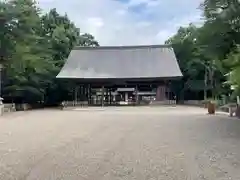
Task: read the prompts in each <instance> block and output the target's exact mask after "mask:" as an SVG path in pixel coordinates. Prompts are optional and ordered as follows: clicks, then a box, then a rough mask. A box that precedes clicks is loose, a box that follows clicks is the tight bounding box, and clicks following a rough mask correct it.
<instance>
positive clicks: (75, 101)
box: [74, 86, 78, 106]
mask: <svg viewBox="0 0 240 180" xmlns="http://www.w3.org/2000/svg"><path fill="white" fill-rule="evenodd" d="M77 90H78V88H77V86H76V87H75V91H74V106H76V105H77V94H78V93H77Z"/></svg>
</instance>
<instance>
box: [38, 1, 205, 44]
mask: <svg viewBox="0 0 240 180" xmlns="http://www.w3.org/2000/svg"><path fill="white" fill-rule="evenodd" d="M38 2H39V5H40V7H41V8H42V9H43V10H44V11H47V10H49V9H50V8H57V10H58V11H59V12H60V13H62V14H64V13H67V14H68V16H69V17H70V19H71V20H72V21H74V22H75V24H76V25H77V26H78V27H79V28H80V29H81V32H83V33H84V32H88V33H91V34H93V35H94V36H95V37H96V39H97V40H98V41H99V42H100V44H101V45H143V44H163V43H164V41H165V40H166V39H168V38H169V37H170V36H172V35H173V34H174V33H176V31H177V29H178V28H179V27H180V26H187V25H188V24H189V23H191V22H192V23H196V24H199V22H200V19H201V11H200V10H199V9H198V7H199V5H200V3H201V2H202V0H67V1H66V0H38Z"/></svg>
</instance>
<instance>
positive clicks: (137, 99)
mask: <svg viewBox="0 0 240 180" xmlns="http://www.w3.org/2000/svg"><path fill="white" fill-rule="evenodd" d="M135 96H136V104H139V96H138V86H137V85H136V88H135Z"/></svg>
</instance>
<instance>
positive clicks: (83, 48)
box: [73, 44, 172, 50]
mask: <svg viewBox="0 0 240 180" xmlns="http://www.w3.org/2000/svg"><path fill="white" fill-rule="evenodd" d="M145 48H172V46H171V45H169V44H163V45H134V46H130V45H129V46H96V47H92V46H90V47H89V46H88V47H86V46H75V47H74V48H73V50H85V49H87V50H96V49H145Z"/></svg>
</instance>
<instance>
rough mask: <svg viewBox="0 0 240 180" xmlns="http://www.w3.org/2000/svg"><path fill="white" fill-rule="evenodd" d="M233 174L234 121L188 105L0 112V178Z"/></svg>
mask: <svg viewBox="0 0 240 180" xmlns="http://www.w3.org/2000/svg"><path fill="white" fill-rule="evenodd" d="M50 179H53V180H121V179H124V180H132V179H135V180H185V179H186V180H229V179H232V180H238V179H240V120H237V119H234V118H228V117H227V116H225V115H213V116H210V115H207V114H206V110H204V109H199V108H190V107H116V108H114V107H112V108H103V109H101V108H89V109H76V110H64V111H60V110H39V111H29V112H20V113H13V114H8V115H6V116H3V117H1V118H0V180H50Z"/></svg>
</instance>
